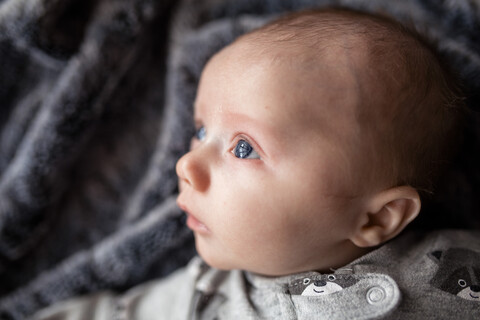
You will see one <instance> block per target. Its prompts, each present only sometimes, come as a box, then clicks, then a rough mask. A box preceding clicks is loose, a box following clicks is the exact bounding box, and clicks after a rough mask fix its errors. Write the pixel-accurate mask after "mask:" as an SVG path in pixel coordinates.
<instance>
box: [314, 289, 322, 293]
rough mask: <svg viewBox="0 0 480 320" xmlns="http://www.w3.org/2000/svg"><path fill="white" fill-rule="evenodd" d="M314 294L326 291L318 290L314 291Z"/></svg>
mask: <svg viewBox="0 0 480 320" xmlns="http://www.w3.org/2000/svg"><path fill="white" fill-rule="evenodd" d="M313 291H314V292H316V293H324V292H325V291H324V290H316V289H313Z"/></svg>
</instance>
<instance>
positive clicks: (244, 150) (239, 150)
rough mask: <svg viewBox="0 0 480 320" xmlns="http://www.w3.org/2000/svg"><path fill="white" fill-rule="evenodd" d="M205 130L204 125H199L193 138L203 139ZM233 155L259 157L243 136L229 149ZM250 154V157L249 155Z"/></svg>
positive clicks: (247, 157) (240, 157)
mask: <svg viewBox="0 0 480 320" xmlns="http://www.w3.org/2000/svg"><path fill="white" fill-rule="evenodd" d="M206 134H207V131H206V129H205V127H204V126H200V127H198V128H197V129H196V130H195V135H194V138H195V139H196V140H198V141H202V140H203V139H205V136H206ZM230 152H231V153H233V155H234V156H235V157H236V158H238V159H246V160H252V159H260V155H259V154H258V152H257V151H256V150H255V148H254V147H253V146H252V144H251V143H250V142H249V141H248V139H245V138H239V139H238V140H237V142H236V144H235V146H234V147H233V148H232V149H231V150H230ZM251 155H252V157H250V156H251Z"/></svg>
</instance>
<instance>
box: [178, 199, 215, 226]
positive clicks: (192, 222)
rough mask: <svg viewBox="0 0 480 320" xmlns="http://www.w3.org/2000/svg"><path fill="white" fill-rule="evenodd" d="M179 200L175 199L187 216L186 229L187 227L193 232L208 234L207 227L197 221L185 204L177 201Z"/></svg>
mask: <svg viewBox="0 0 480 320" xmlns="http://www.w3.org/2000/svg"><path fill="white" fill-rule="evenodd" d="M179 198H180V197H179ZM179 198H177V205H178V206H179V207H180V209H182V210H183V211H184V212H185V213H186V214H187V227H189V228H190V229H191V230H192V231H194V232H198V233H202V234H208V233H210V230H209V229H208V227H207V226H206V225H205V224H204V223H203V222H202V221H200V220H198V218H197V217H195V216H194V215H193V214H192V213H191V211H190V210H189V209H188V207H187V206H186V205H185V203H183V202H182V201H181V200H179Z"/></svg>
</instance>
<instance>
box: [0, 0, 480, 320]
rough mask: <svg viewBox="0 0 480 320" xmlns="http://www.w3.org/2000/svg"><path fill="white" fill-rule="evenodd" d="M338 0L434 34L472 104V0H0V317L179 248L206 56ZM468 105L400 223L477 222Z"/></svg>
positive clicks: (115, 278)
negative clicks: (442, 169)
mask: <svg viewBox="0 0 480 320" xmlns="http://www.w3.org/2000/svg"><path fill="white" fill-rule="evenodd" d="M326 5H342V6H347V7H350V8H356V9H360V10H366V11H371V12H380V13H383V14H389V15H391V16H393V17H395V18H397V19H399V20H400V21H403V22H405V23H408V24H413V25H415V26H416V28H417V29H418V30H420V31H421V32H423V33H425V34H427V35H428V36H430V37H431V38H433V39H434V40H436V43H437V45H438V47H439V48H440V50H441V51H442V52H443V53H444V55H445V57H446V59H447V60H448V61H449V63H450V64H451V65H452V67H453V68H454V70H456V71H457V72H458V73H459V75H460V77H461V79H462V80H463V85H464V87H465V91H466V93H467V102H468V105H469V106H470V108H471V109H472V110H474V111H475V110H476V111H478V110H480V94H479V92H480V3H479V1H477V0H463V1H460V0H459V1H447V0H444V1H438V0H397V1H394V0H390V1H384V0H337V1H335V0H316V1H315V0H256V1H253V0H252V1H250V0H202V1H199V0H183V1H175V0H161V1H160V0H158V1H155V0H102V1H96V0H0V319H23V318H26V317H28V315H29V314H31V313H32V312H34V311H36V310H38V309H39V308H42V307H45V306H47V305H49V304H52V303H54V302H56V301H59V300H62V299H66V298H68V297H71V296H74V295H80V294H86V293H89V292H93V291H97V290H103V289H110V290H117V291H122V290H125V289H128V288H129V287H131V286H133V285H136V284H138V283H141V282H144V281H147V280H149V279H152V278H158V277H163V276H166V275H167V274H169V273H170V272H172V271H173V270H175V269H177V268H179V267H180V266H182V265H184V264H185V263H186V262H187V261H188V260H189V259H190V258H191V257H192V256H193V255H194V253H195V252H194V245H193V238H192V235H191V233H190V232H189V231H188V229H187V228H186V227H185V226H184V216H183V214H182V213H181V212H180V210H179V209H178V208H177V207H176V205H175V195H176V193H177V179H176V176H175V162H176V160H177V159H178V158H179V157H180V156H181V155H182V154H183V153H184V152H185V151H186V150H187V149H188V144H189V140H190V137H191V136H192V134H193V130H194V129H193V123H192V107H191V106H192V101H193V99H194V97H195V90H196V84H197V81H198V78H199V76H200V72H201V70H202V67H203V65H204V64H205V62H206V60H207V59H208V58H209V57H210V56H211V55H212V54H213V53H214V52H215V51H217V50H219V49H220V48H222V47H223V46H225V45H227V44H228V43H230V42H231V41H232V40H233V39H235V37H237V36H238V35H240V34H242V33H244V32H246V31H248V30H250V29H252V28H255V27H257V26H259V25H261V24H263V23H265V22H266V21H268V20H269V19H271V18H272V17H275V16H276V15H278V14H281V13H283V12H287V11H292V10H298V9H302V8H307V7H320V6H326ZM479 125H480V120H479V116H478V114H477V113H472V116H471V117H470V118H469V123H468V124H467V126H466V130H465V131H466V134H465V143H464V145H463V146H462V149H461V152H460V155H459V157H458V159H457V160H456V162H455V163H454V165H453V166H452V168H451V170H450V171H449V172H448V173H447V174H446V175H445V176H444V178H443V183H442V184H441V185H440V187H439V188H438V190H437V191H436V193H435V194H434V196H433V197H432V198H431V199H425V200H426V203H427V205H426V206H425V209H424V210H423V212H422V215H421V219H419V220H418V222H417V223H416V224H415V225H414V226H413V227H415V228H429V229H436V228H445V227H449V228H452V227H458V228H480V217H479V211H478V209H479V207H480V206H479V204H480V200H479V197H478V196H477V195H478V192H479V190H480V188H479V185H480V171H479V169H478V167H479V166H478V163H480V162H479V160H480V143H479V138H480V126H479Z"/></svg>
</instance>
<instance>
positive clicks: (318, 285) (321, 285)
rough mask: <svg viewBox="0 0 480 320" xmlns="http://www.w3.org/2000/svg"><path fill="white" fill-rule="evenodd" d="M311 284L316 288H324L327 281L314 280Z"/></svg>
mask: <svg viewBox="0 0 480 320" xmlns="http://www.w3.org/2000/svg"><path fill="white" fill-rule="evenodd" d="M313 284H314V285H315V286H317V287H324V286H326V285H327V281H325V280H315V281H314V282H313Z"/></svg>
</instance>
